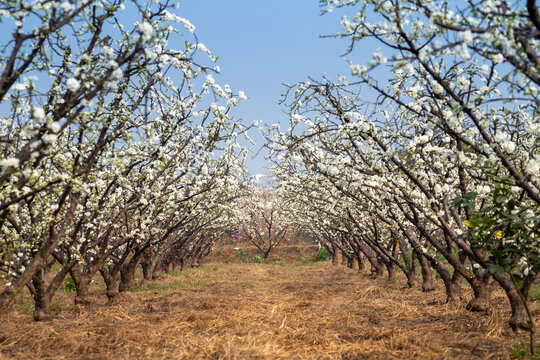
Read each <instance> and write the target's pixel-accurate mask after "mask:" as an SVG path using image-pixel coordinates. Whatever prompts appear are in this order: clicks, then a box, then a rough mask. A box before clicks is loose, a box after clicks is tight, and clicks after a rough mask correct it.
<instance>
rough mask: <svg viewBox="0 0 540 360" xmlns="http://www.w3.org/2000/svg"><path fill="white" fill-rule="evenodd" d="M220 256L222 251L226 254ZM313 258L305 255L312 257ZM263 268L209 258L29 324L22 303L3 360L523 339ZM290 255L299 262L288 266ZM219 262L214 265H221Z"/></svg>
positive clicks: (8, 328)
mask: <svg viewBox="0 0 540 360" xmlns="http://www.w3.org/2000/svg"><path fill="white" fill-rule="evenodd" d="M226 250H227V251H229V250H231V249H226ZM312 252H313V249H307V250H306V251H305V253H306V254H308V255H307V256H306V257H304V259H306V258H309V256H310V254H311V253H312ZM282 254H288V256H289V257H293V256H296V257H297V260H296V261H294V262H292V261H288V262H284V261H282V262H274V263H272V264H256V263H235V262H228V263H225V262H224V261H220V259H219V258H220V256H215V255H213V257H212V258H211V259H210V260H211V261H212V262H210V263H206V264H204V265H203V266H201V267H200V268H196V269H189V270H186V271H184V272H181V273H176V274H172V275H169V276H166V277H164V278H163V279H160V280H157V281H155V282H152V283H150V284H146V285H141V286H139V287H137V289H136V291H134V292H133V293H123V294H121V296H120V298H119V299H118V300H116V301H115V302H114V303H107V301H106V298H105V296H104V295H102V293H101V292H100V291H102V289H100V287H101V286H102V285H100V284H99V281H98V280H97V279H96V283H95V284H94V287H93V291H94V293H93V300H94V303H93V304H92V305H90V306H88V307H85V308H78V309H76V308H74V307H73V305H71V301H72V298H73V294H67V293H65V292H60V294H59V296H58V297H57V299H56V300H55V302H54V303H53V308H54V309H56V312H55V315H54V317H53V319H52V320H50V321H46V322H41V323H34V322H33V321H32V316H31V314H29V313H28V311H29V310H28V304H26V303H25V299H24V298H23V297H22V296H21V297H19V298H18V300H17V302H16V304H15V305H14V309H13V311H11V312H10V313H9V314H8V315H7V317H6V318H4V319H2V322H1V324H0V357H1V358H9V359H11V358H20V359H31V358H33V359H47V358H54V359H83V358H84V359H160V358H161V359H509V358H511V356H512V348H513V347H514V351H515V347H516V344H517V343H520V342H521V343H523V344H526V341H527V340H526V334H520V335H518V336H515V335H513V334H512V332H511V331H510V329H509V327H508V326H507V325H506V320H507V317H508V306H507V304H506V300H505V297H504V294H503V293H501V292H499V291H497V292H495V294H494V302H495V311H494V312H493V313H492V314H490V315H486V314H477V313H470V312H467V311H465V310H463V308H464V304H463V305H462V306H453V305H445V304H442V300H443V299H444V292H443V289H442V288H440V289H438V290H437V291H435V292H431V293H422V292H421V291H420V290H417V289H403V285H404V283H405V282H404V280H403V281H398V282H397V283H393V284H389V283H387V282H386V281H384V280H382V279H379V280H374V279H371V278H369V277H368V276H367V275H362V274H358V273H357V272H355V271H353V270H350V269H348V268H345V267H343V266H333V265H332V264H331V263H330V262H323V263H311V262H307V261H303V262H301V261H300V255H299V254H298V253H297V252H296V253H295V252H294V251H293V249H288V250H287V249H286V250H283V252H282ZM295 254H296V255H295ZM221 256H223V255H221Z"/></svg>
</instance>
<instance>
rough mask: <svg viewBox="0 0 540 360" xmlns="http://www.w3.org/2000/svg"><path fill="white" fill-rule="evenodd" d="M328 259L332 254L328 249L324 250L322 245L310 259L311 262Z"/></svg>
mask: <svg viewBox="0 0 540 360" xmlns="http://www.w3.org/2000/svg"><path fill="white" fill-rule="evenodd" d="M329 260H332V254H330V253H329V252H328V250H326V248H323V247H322V248H320V249H319V251H318V252H317V254H315V256H313V259H311V261H313V262H317V261H329Z"/></svg>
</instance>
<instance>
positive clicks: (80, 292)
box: [69, 267, 92, 305]
mask: <svg viewBox="0 0 540 360" xmlns="http://www.w3.org/2000/svg"><path fill="white" fill-rule="evenodd" d="M69 273H70V274H71V278H72V279H73V282H74V283H75V289H76V290H77V295H76V296H75V305H89V304H90V299H89V297H88V286H89V285H90V281H92V278H91V277H90V276H87V275H84V274H83V273H81V272H80V271H79V269H78V268H77V267H74V268H72V269H71V271H70V272H69Z"/></svg>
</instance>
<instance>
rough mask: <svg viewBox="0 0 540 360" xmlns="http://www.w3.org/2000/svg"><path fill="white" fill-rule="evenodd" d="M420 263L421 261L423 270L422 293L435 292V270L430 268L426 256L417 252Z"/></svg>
mask: <svg viewBox="0 0 540 360" xmlns="http://www.w3.org/2000/svg"><path fill="white" fill-rule="evenodd" d="M415 254H416V257H417V258H418V261H420V268H421V269H422V291H424V292H428V291H433V290H435V278H434V277H433V270H432V269H431V266H429V263H428V260H427V259H426V257H425V256H423V255H422V254H420V253H417V252H415Z"/></svg>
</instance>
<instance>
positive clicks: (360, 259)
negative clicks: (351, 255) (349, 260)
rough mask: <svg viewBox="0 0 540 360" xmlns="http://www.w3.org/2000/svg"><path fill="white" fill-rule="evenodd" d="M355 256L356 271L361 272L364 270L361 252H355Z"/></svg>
mask: <svg viewBox="0 0 540 360" xmlns="http://www.w3.org/2000/svg"><path fill="white" fill-rule="evenodd" d="M355 257H356V261H357V263H358V272H360V273H361V272H362V271H364V268H365V262H364V256H363V254H362V253H361V252H357V253H356V254H355Z"/></svg>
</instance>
